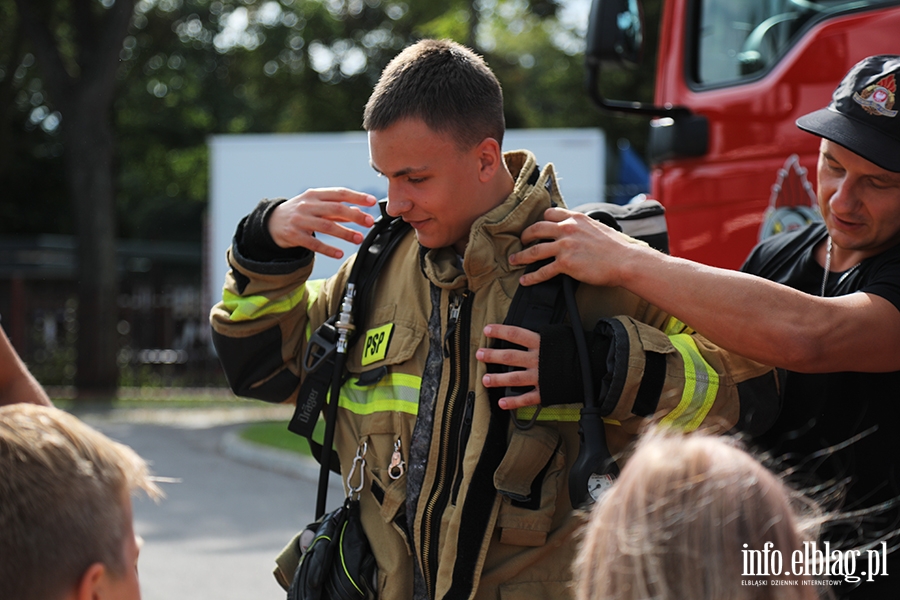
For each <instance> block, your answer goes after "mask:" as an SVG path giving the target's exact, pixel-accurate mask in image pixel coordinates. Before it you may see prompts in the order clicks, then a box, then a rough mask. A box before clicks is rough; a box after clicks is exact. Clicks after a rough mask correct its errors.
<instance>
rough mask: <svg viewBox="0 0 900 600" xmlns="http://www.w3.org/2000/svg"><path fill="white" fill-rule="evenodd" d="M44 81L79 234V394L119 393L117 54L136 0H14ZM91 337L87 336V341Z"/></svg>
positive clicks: (76, 381) (76, 379)
mask: <svg viewBox="0 0 900 600" xmlns="http://www.w3.org/2000/svg"><path fill="white" fill-rule="evenodd" d="M16 7H17V8H18V12H19V17H20V19H21V23H22V28H23V30H24V31H25V33H26V35H27V36H28V38H29V41H30V44H31V48H32V49H33V52H34V54H35V56H36V57H37V59H38V63H39V65H40V70H41V73H42V81H43V84H44V86H45V88H46V89H47V91H48V93H49V96H50V98H51V99H52V102H53V104H54V106H55V107H56V109H57V110H58V111H59V113H60V115H61V120H62V124H61V131H62V137H63V143H64V146H65V155H64V170H65V171H64V172H65V181H66V187H67V189H68V194H69V198H70V201H71V206H72V212H73V214H74V217H75V224H76V227H75V229H76V232H77V235H78V253H77V255H78V282H79V286H78V322H79V326H80V329H81V331H82V335H79V336H78V346H77V351H78V358H77V373H76V376H75V385H76V388H77V389H78V393H79V396H109V395H112V394H113V393H114V392H115V389H116V386H117V378H118V371H117V367H116V330H115V323H116V296H117V292H118V289H117V279H116V264H115V257H116V252H115V240H116V225H115V192H114V186H113V181H114V179H113V153H114V147H115V142H114V135H113V128H112V125H111V121H110V111H111V109H112V101H113V98H114V94H115V89H116V71H117V69H118V61H119V56H118V54H119V49H120V48H121V46H122V40H123V38H124V37H125V33H126V31H127V28H128V24H129V23H130V21H131V16H132V13H133V12H134V0H114V1H112V0H110V1H106V2H98V1H93V0H70V1H65V0H59V1H58V2H51V1H46V2H31V1H29V0H16ZM85 332H90V335H85V334H84V333H85Z"/></svg>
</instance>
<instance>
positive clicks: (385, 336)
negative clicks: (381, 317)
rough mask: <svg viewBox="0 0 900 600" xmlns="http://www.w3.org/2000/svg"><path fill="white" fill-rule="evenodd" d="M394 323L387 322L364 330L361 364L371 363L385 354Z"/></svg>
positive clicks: (382, 358) (381, 358) (382, 357)
mask: <svg viewBox="0 0 900 600" xmlns="http://www.w3.org/2000/svg"><path fill="white" fill-rule="evenodd" d="M393 331H394V324H393V323H388V324H387V325H382V326H381V327H376V328H375V329H370V330H368V331H367V332H366V343H365V345H364V346H363V353H362V361H361V362H362V366H364V367H365V366H366V365H371V364H372V363H374V362H378V361H379V360H384V357H385V356H387V349H388V344H390V343H391V333H392V332H393Z"/></svg>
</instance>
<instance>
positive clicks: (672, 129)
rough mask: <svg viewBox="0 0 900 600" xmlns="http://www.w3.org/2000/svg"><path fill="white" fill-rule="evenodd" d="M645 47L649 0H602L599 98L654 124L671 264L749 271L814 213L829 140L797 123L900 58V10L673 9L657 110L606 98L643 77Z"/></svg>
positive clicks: (595, 64)
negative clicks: (870, 61)
mask: <svg viewBox="0 0 900 600" xmlns="http://www.w3.org/2000/svg"><path fill="white" fill-rule="evenodd" d="M642 37H643V9H642V6H641V3H640V0H594V4H593V6H592V8H591V20H590V24H589V30H588V48H587V52H586V56H587V64H588V88H589V90H590V92H591V94H592V96H593V98H594V100H595V101H596V102H597V103H598V104H600V105H601V106H603V107H604V108H606V109H609V110H613V111H616V112H620V113H628V114H639V115H646V116H648V117H651V121H650V137H649V141H648V154H649V156H648V158H649V159H650V162H651V165H652V170H651V196H652V197H653V198H655V199H657V200H659V201H660V202H661V203H662V204H663V205H664V206H665V207H666V216H667V221H668V227H669V236H670V248H671V252H672V254H675V255H677V256H683V257H686V258H690V259H693V260H697V261H700V262H704V263H707V264H711V265H715V266H721V267H729V268H737V267H738V266H740V264H741V263H742V262H743V260H744V258H745V257H746V256H747V253H748V252H749V251H750V249H751V248H752V246H753V245H754V244H755V243H756V242H757V240H758V239H759V237H760V233H761V232H762V233H763V234H766V233H768V232H771V231H777V230H779V229H781V228H784V227H790V226H791V224H792V222H795V221H798V220H803V219H804V218H807V217H808V215H807V214H806V213H807V212H809V213H811V212H812V208H811V204H813V196H812V193H813V189H814V186H815V168H816V156H817V150H818V138H816V137H815V136H813V135H810V134H808V133H804V132H802V131H800V130H799V129H797V127H796V125H795V124H794V122H795V121H796V120H797V118H798V117H799V116H801V115H803V114H806V113H808V112H811V111H813V110H816V109H819V108H822V107H823V106H825V105H826V104H827V103H828V101H829V100H830V98H831V93H832V91H833V90H834V88H835V87H836V85H837V83H838V82H839V81H840V79H841V78H842V77H843V75H844V74H845V73H846V72H847V71H848V70H849V69H850V67H851V66H853V65H854V64H855V63H856V62H857V61H859V60H860V59H862V58H864V57H866V56H870V55H874V54H900V0H664V6H663V12H662V20H661V23H660V35H659V55H658V62H657V73H656V79H655V84H656V85H655V97H654V104H653V105H648V104H642V103H638V102H630V101H623V100H610V99H607V98H605V97H604V95H603V93H602V91H601V90H600V89H599V87H598V84H597V82H598V80H599V77H598V73H599V71H600V69H601V68H603V69H608V68H620V67H622V66H628V65H633V64H635V63H636V62H637V61H638V60H639V57H640V54H641V48H642ZM898 105H900V102H898ZM792 156H796V158H794V159H793V160H789V159H791V157H792ZM807 172H808V179H809V181H810V183H811V186H810V184H808V183H806V180H807ZM776 184H777V185H776ZM776 205H777V206H779V207H782V210H780V211H778V212H774V209H775V208H776ZM785 205H795V206H796V205H799V207H800V208H792V209H784V206H785ZM770 207H771V208H770ZM798 210H799V211H800V212H799V213H798Z"/></svg>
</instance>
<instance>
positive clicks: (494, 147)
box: [475, 137, 504, 183]
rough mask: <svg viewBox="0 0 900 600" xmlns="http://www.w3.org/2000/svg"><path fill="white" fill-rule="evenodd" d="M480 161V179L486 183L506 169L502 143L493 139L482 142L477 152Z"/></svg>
mask: <svg viewBox="0 0 900 600" xmlns="http://www.w3.org/2000/svg"><path fill="white" fill-rule="evenodd" d="M475 152H476V154H477V156H478V161H479V172H478V175H479V179H480V180H481V181H482V182H483V183H485V182H488V181H490V180H491V179H492V178H493V177H494V175H496V173H497V171H498V170H499V169H502V168H504V163H503V151H502V150H501V149H500V143H499V142H498V141H497V140H495V139H494V138H492V137H487V138H484V139H483V140H481V142H480V143H479V144H478V146H476V150H475Z"/></svg>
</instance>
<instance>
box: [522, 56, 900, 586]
mask: <svg viewBox="0 0 900 600" xmlns="http://www.w3.org/2000/svg"><path fill="white" fill-rule="evenodd" d="M898 80H900V56H886V55H882V56H873V57H869V58H867V59H865V60H862V61H861V62H859V63H858V64H857V65H855V66H854V67H853V69H851V70H850V72H849V73H848V74H847V75H846V76H845V78H844V80H843V81H842V82H841V83H840V85H839V86H838V87H837V89H836V90H835V92H834V95H833V97H832V101H831V103H830V104H829V105H828V107H827V108H824V109H822V110H818V111H816V112H813V113H811V114H808V115H805V116H803V117H801V118H800V119H799V120H798V121H797V125H798V126H799V127H800V128H801V129H803V130H805V131H808V132H810V133H813V134H816V135H818V136H820V137H821V138H822V142H821V145H820V148H819V162H818V169H817V179H818V186H817V195H818V202H819V209H820V211H821V213H822V217H823V219H824V223H814V224H811V225H809V226H807V227H806V228H804V229H801V230H799V231H795V232H791V233H785V234H781V235H778V236H774V237H772V238H769V239H768V240H766V241H764V242H763V243H761V244H760V245H759V246H757V247H756V248H755V249H754V250H753V252H752V253H751V254H750V257H749V258H748V259H747V262H746V263H745V264H744V266H743V268H742V271H743V273H738V272H735V271H729V270H725V269H717V268H713V267H708V266H706V265H701V264H698V263H693V262H690V261H686V260H684V259H679V258H674V257H670V256H666V255H664V254H661V253H658V252H655V251H653V250H652V249H650V248H647V247H645V246H642V245H638V244H634V243H632V242H631V240H629V239H628V238H626V237H625V236H623V235H621V234H618V233H616V232H614V231H613V230H612V229H610V228H608V227H606V226H604V225H602V224H600V223H597V222H595V221H593V220H591V219H589V218H587V217H586V216H584V215H580V214H577V213H573V212H571V211H566V210H562V209H555V208H554V209H549V210H548V211H547V212H546V213H545V218H546V219H547V220H546V221H543V222H538V223H536V224H534V225H532V226H531V227H529V228H528V229H526V230H525V232H524V233H523V235H522V241H523V243H525V244H529V243H532V242H537V241H544V243H540V244H536V245H534V246H531V247H530V248H528V249H526V250H523V251H522V252H519V253H517V254H514V255H512V256H511V257H510V263H511V264H514V265H522V264H526V263H532V262H535V261H538V260H542V259H546V258H555V260H554V261H553V262H551V263H550V264H549V265H547V266H544V267H543V268H541V269H539V270H537V271H536V272H534V273H533V274H530V275H525V276H524V277H523V278H522V283H523V284H526V285H527V284H534V283H537V282H539V281H543V280H546V279H548V278H550V277H552V276H553V275H555V274H556V273H559V272H565V273H568V274H570V275H572V276H574V277H576V278H577V279H580V280H581V281H585V282H588V283H591V284H594V285H618V286H622V287H625V288H627V289H629V290H631V291H632V292H634V293H636V294H638V295H639V296H642V297H644V298H646V299H647V300H648V301H650V302H652V303H653V304H655V305H657V306H659V307H661V308H663V309H664V310H666V311H668V312H670V313H672V314H676V315H679V317H680V318H681V319H682V320H683V321H684V322H685V323H686V324H687V325H688V326H690V327H692V328H694V329H695V330H697V331H698V332H700V333H702V334H703V335H705V336H706V337H707V338H708V339H710V340H711V341H713V342H714V343H717V344H719V345H721V346H722V347H724V348H727V349H729V350H732V351H735V352H738V353H740V354H743V355H745V356H747V357H749V358H753V359H755V360H758V361H761V362H764V363H768V364H772V365H775V366H777V367H781V368H783V369H785V370H786V379H785V387H784V399H783V406H782V411H781V415H780V416H779V419H778V422H777V423H776V425H775V426H774V427H773V428H772V429H771V430H770V431H769V432H768V433H766V434H765V436H764V437H762V438H760V439H759V440H757V441H758V443H759V445H760V446H762V447H763V448H765V449H767V450H769V451H771V452H772V454H773V455H775V456H777V457H782V458H783V459H784V462H785V463H786V466H790V467H791V468H792V472H793V475H794V479H796V480H797V482H798V483H800V484H801V485H810V484H813V483H815V482H819V483H825V484H838V485H839V486H846V495H845V497H844V504H843V507H842V508H843V509H844V510H845V511H857V510H860V511H863V514H861V515H860V517H859V518H858V519H856V520H854V521H853V522H852V523H851V524H850V527H847V528H845V529H842V530H840V531H838V530H836V529H833V530H832V531H831V532H830V533H828V534H827V537H826V539H828V540H829V541H830V542H831V545H832V548H834V547H835V546H836V545H837V543H838V542H842V546H843V547H844V548H847V547H853V546H854V545H857V547H858V546H859V544H862V543H866V542H872V547H871V549H872V552H871V553H868V552H867V551H866V550H868V548H864V549H863V551H862V553H861V554H860V556H859V557H857V559H856V563H855V565H854V571H855V574H854V575H855V576H851V577H849V578H848V577H841V576H839V577H837V581H836V582H835V583H837V582H839V583H840V585H837V586H834V587H832V588H831V589H832V590H834V591H835V592H836V593H837V595H838V596H839V597H847V598H900V553H894V554H888V555H887V560H886V561H885V560H882V564H881V565H876V564H874V559H875V556H874V555H875V554H878V555H879V556H878V558H883V556H882V551H885V550H886V551H887V552H890V550H892V549H893V548H894V547H896V546H898V545H900V537H898V527H900V506H898V503H900V442H898V436H900V115H898V109H900V102H897V97H896V94H897V82H898ZM762 278H765V279H762ZM542 351H543V349H542ZM798 477H799V479H798ZM882 541H884V542H886V543H885V544H884V545H882ZM819 549H820V550H821V549H822V548H821V547H820V548H819ZM869 556H872V560H871V561H869V560H868V558H869ZM783 558H784V564H785V565H786V566H787V567H793V565H789V564H788V557H783ZM832 571H833V570H832ZM863 571H865V574H863V573H862V572H863ZM842 573H844V574H846V569H844V570H843V571H842ZM884 573H888V574H890V576H888V575H885V574H884ZM856 577H859V579H860V581H859V582H858V587H857V583H856V582H854V581H853V580H854V579H855V578H856ZM851 588H852V589H851Z"/></svg>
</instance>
